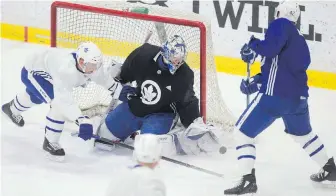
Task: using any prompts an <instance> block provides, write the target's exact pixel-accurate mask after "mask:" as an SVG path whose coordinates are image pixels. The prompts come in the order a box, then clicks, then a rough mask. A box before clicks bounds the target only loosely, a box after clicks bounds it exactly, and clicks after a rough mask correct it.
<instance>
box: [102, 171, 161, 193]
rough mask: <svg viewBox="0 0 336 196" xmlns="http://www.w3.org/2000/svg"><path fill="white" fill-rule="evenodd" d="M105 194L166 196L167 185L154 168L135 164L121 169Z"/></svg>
mask: <svg viewBox="0 0 336 196" xmlns="http://www.w3.org/2000/svg"><path fill="white" fill-rule="evenodd" d="M115 178H116V180H115V181H113V182H111V184H110V185H109V187H108V189H107V192H106V195H105V196H165V195H166V187H165V185H164V183H163V182H162V180H160V179H159V178H158V177H157V176H156V173H155V171H154V170H152V169H150V168H148V167H142V166H135V167H132V168H130V169H124V171H120V174H118V175H117V176H115Z"/></svg>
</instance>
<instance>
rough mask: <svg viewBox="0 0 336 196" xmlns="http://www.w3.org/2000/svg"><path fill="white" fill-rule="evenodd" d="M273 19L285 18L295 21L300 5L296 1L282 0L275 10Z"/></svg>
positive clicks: (298, 15) (297, 17)
mask: <svg viewBox="0 0 336 196" xmlns="http://www.w3.org/2000/svg"><path fill="white" fill-rule="evenodd" d="M274 17H275V19H278V18H286V19H288V20H289V21H292V22H294V23H296V22H297V21H298V19H299V17H300V7H299V5H298V4H297V3H294V2H289V1H283V2H281V3H280V4H279V5H278V7H277V8H276V10H275V16H274Z"/></svg>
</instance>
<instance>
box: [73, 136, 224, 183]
mask: <svg viewBox="0 0 336 196" xmlns="http://www.w3.org/2000/svg"><path fill="white" fill-rule="evenodd" d="M71 136H73V137H77V136H78V133H77V132H75V133H71ZM92 138H94V139H99V140H101V141H103V142H105V143H108V144H111V145H118V146H120V147H123V148H127V149H129V150H134V147H133V146H130V145H127V144H124V143H121V142H115V141H112V140H109V139H107V138H103V137H100V136H99V135H93V136H92ZM161 158H162V159H163V160H165V161H168V162H171V163H175V164H178V165H181V166H184V167H187V168H190V169H194V170H197V171H200V172H204V173H207V174H210V175H213V176H217V177H220V178H223V177H224V175H223V174H219V173H216V172H213V171H210V170H207V169H204V168H201V167H197V166H195V165H191V164H188V163H185V162H182V161H178V160H175V159H171V158H168V157H165V156H162V157H161Z"/></svg>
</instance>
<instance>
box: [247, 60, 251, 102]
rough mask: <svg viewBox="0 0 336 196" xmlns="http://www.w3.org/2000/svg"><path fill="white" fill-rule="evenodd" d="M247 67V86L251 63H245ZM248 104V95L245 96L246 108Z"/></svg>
mask: <svg viewBox="0 0 336 196" xmlns="http://www.w3.org/2000/svg"><path fill="white" fill-rule="evenodd" d="M246 65H247V70H246V73H247V77H246V82H247V83H248V84H249V83H250V76H251V63H246ZM249 104H250V95H249V94H247V95H246V107H248V105H249Z"/></svg>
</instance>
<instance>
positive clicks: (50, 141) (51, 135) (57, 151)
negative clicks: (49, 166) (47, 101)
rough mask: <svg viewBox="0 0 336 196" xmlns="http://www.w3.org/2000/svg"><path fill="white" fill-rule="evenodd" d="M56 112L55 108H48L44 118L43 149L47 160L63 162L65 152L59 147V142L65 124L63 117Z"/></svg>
mask: <svg viewBox="0 0 336 196" xmlns="http://www.w3.org/2000/svg"><path fill="white" fill-rule="evenodd" d="M56 110H57V109H56V108H50V110H49V113H48V115H47V117H46V127H45V138H44V142H43V149H44V150H45V151H46V152H47V153H48V154H47V156H48V158H49V159H51V160H53V161H63V160H64V156H65V152H64V149H63V148H62V147H61V146H60V144H59V140H60V137H61V134H62V131H63V128H64V123H65V122H64V119H63V117H62V116H61V115H60V114H59V113H58V112H57V111H56Z"/></svg>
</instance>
